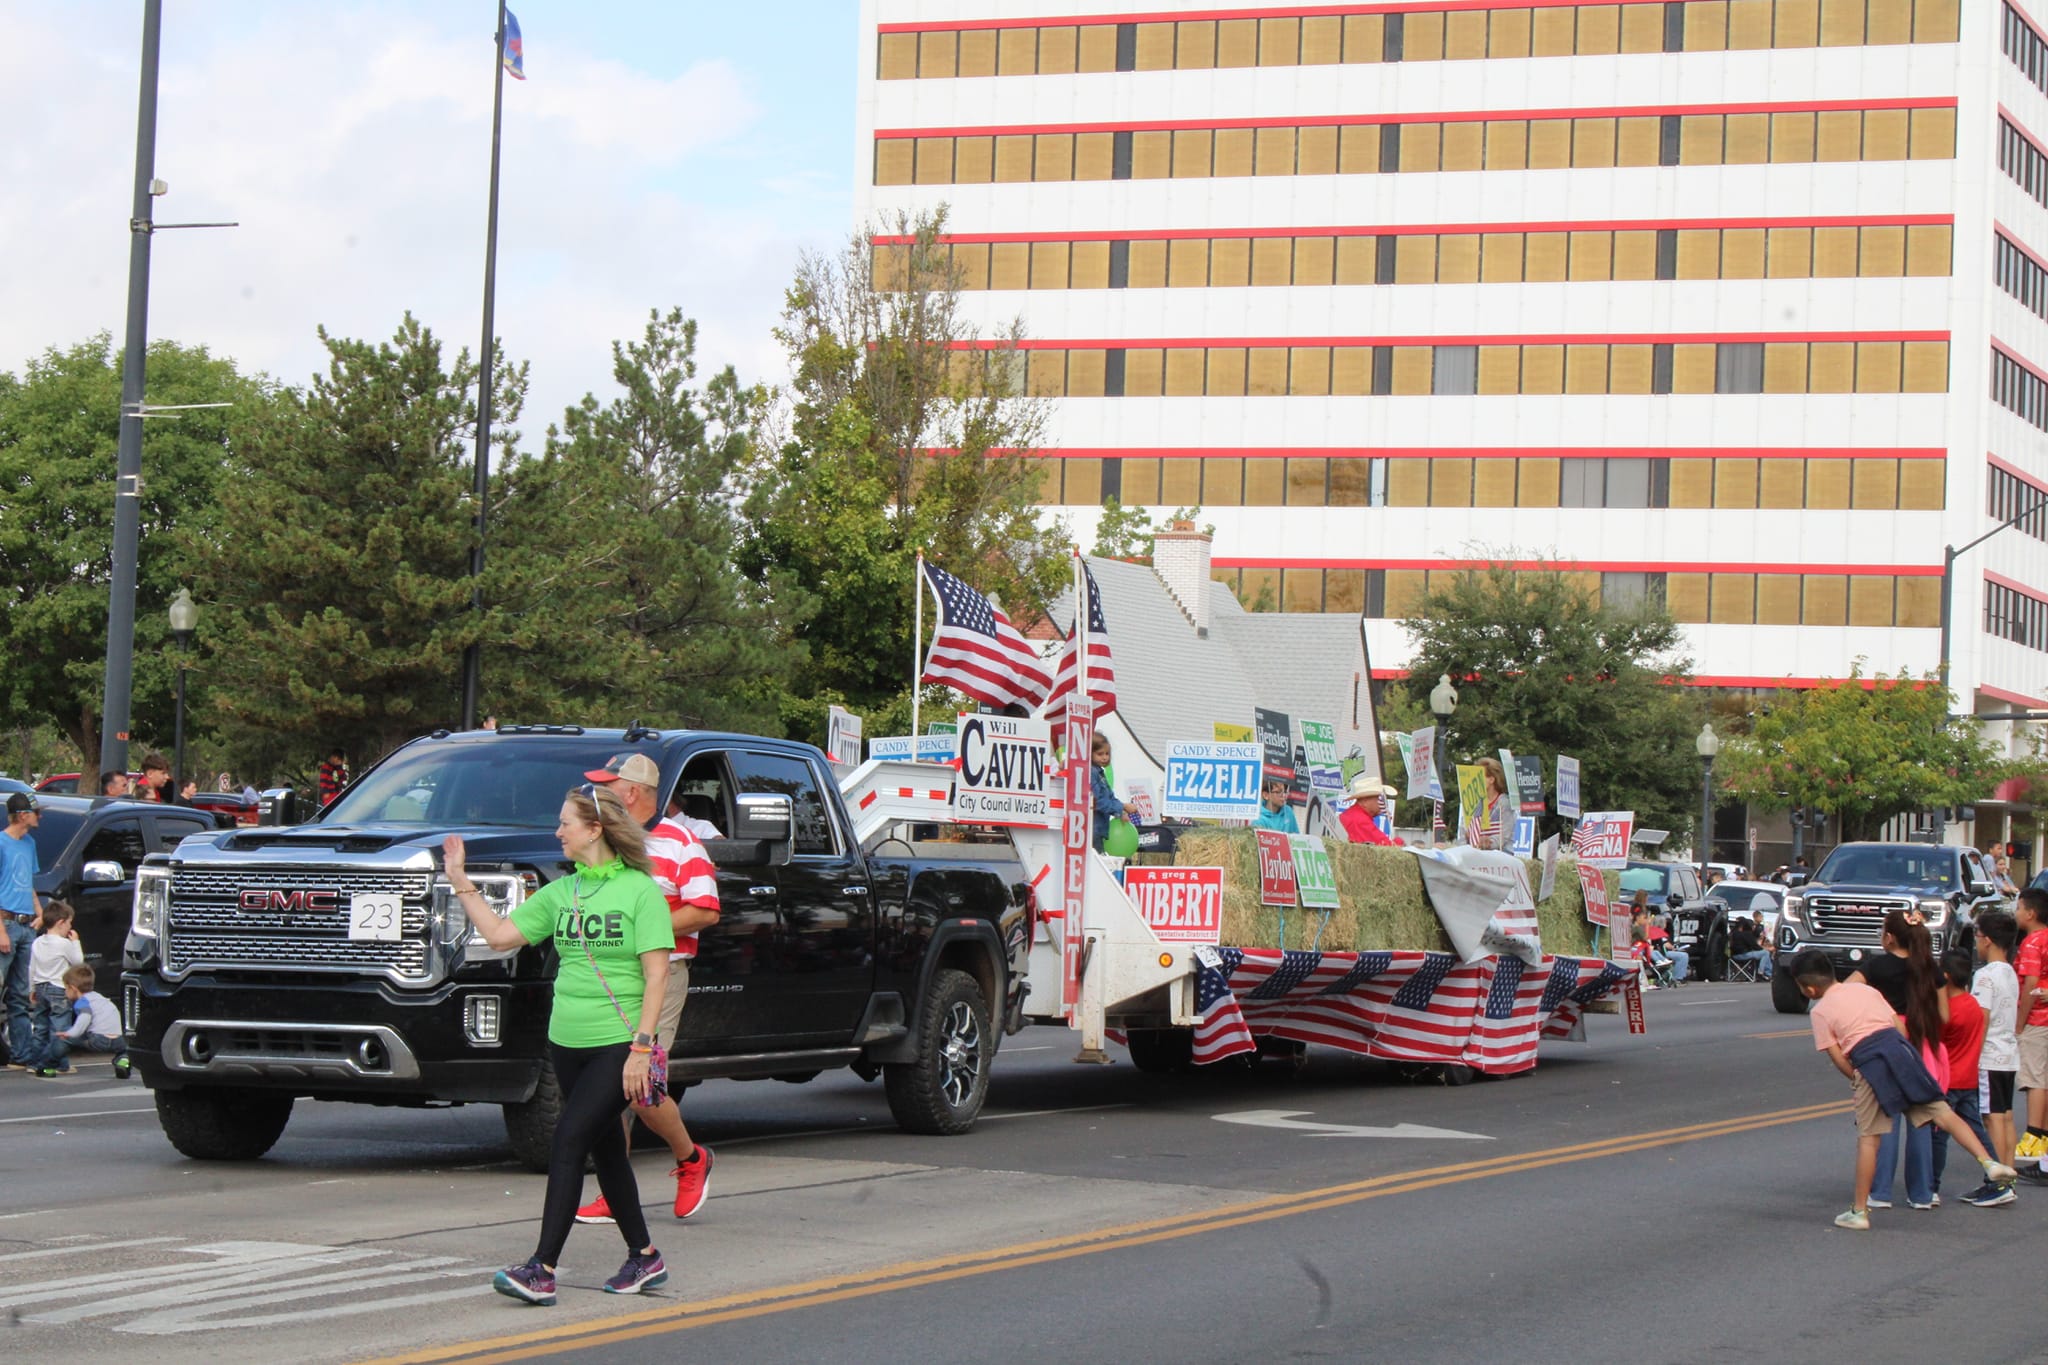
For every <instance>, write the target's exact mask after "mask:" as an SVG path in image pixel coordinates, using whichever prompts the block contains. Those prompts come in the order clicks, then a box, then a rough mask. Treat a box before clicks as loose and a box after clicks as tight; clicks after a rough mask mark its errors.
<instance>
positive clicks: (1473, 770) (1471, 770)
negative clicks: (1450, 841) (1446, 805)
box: [1458, 763, 1486, 843]
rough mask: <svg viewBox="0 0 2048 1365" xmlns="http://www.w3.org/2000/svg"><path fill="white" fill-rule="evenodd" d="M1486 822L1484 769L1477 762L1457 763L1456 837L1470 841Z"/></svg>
mask: <svg viewBox="0 0 2048 1365" xmlns="http://www.w3.org/2000/svg"><path fill="white" fill-rule="evenodd" d="M1485 824H1486V769H1484V768H1482V767H1480V766H1479V765H1478V764H1477V763H1460V764H1459V765H1458V837H1459V838H1460V839H1462V840H1464V841H1465V842H1466V843H1470V842H1471V841H1472V836H1473V835H1474V834H1477V833H1478V832H1479V831H1480V829H1481V828H1483V827H1484V826H1485Z"/></svg>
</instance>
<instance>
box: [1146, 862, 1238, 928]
mask: <svg viewBox="0 0 2048 1365" xmlns="http://www.w3.org/2000/svg"><path fill="white" fill-rule="evenodd" d="M1124 894H1125V895H1127V896H1129V897H1130V898H1131V904H1132V905H1134V906H1136V907H1137V911H1138V913H1139V914H1140V915H1141V916H1143V917H1144V920H1145V923H1147V924H1149V925H1151V926H1152V932H1153V933H1154V934H1156V935H1158V936H1159V941H1160V942H1161V943H1209V944H1214V943H1216V942H1217V941H1218V940H1219V939H1221V938H1222V937H1223V869H1222V868H1220V867H1127V868H1125V869H1124Z"/></svg>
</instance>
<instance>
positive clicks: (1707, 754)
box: [1692, 722, 1721, 886]
mask: <svg viewBox="0 0 2048 1365" xmlns="http://www.w3.org/2000/svg"><path fill="white" fill-rule="evenodd" d="M1692 747H1693V749H1694V750H1695V751H1696V752H1697V753H1698V754H1699V756H1700V885H1701V886H1705V885H1706V884H1707V864H1708V863H1709V862H1710V861H1712V859H1713V856H1714V755H1716V754H1718V753H1720V752H1721V737H1720V736H1719V735H1717V734H1715V733H1714V726H1713V723H1712V722H1709V723H1707V724H1705V725H1702V726H1701V727H1700V733H1699V738H1698V739H1695V740H1694V741H1693V742H1692Z"/></svg>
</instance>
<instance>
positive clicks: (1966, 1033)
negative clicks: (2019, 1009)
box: [1933, 953, 2016, 1209]
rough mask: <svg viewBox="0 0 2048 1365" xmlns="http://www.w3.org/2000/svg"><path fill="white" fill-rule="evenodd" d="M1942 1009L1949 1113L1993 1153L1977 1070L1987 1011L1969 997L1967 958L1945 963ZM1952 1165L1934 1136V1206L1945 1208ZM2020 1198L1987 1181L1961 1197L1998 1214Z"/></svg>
mask: <svg viewBox="0 0 2048 1365" xmlns="http://www.w3.org/2000/svg"><path fill="white" fill-rule="evenodd" d="M1941 971H1942V983H1941V998H1942V1003H1943V1004H1945V1005H1947V1006H1948V1019H1947V1021H1946V1022H1944V1023H1943V1024H1942V1026H1941V1046H1942V1050H1943V1051H1944V1052H1946V1053H1947V1054H1948V1094H1947V1095H1946V1097H1945V1098H1946V1099H1947V1100H1948V1107H1949V1108H1951V1109H1953V1110H1955V1111H1956V1117H1957V1118H1959V1119H1961V1120H1962V1121H1963V1122H1964V1123H1966V1124H1968V1125H1969V1126H1970V1131H1971V1132H1973V1133H1975V1134H1976V1135H1977V1141H1979V1142H1981V1143H1983V1144H1984V1149H1985V1150H1986V1151H1990V1150H1991V1138H1990V1135H1989V1134H1987V1133H1986V1132H1985V1131H1984V1124H1983V1121H1982V1119H1981V1118H1980V1117H1979V1116H1978V1112H1977V1065H1978V1057H1979V1056H1980V1054H1981V1053H1982V1052H1983V1049H1984V1024H1985V1019H1984V1007H1983V1006H1982V1005H1979V1004H1978V1003H1977V1001H1976V999H1975V998H1974V997H1973V996H1972V995H1971V994H1970V960H1969V959H1968V958H1967V957H1965V956H1963V955H1962V954H1960V953H1958V954H1954V955H1952V956H1949V957H1945V958H1943V959H1942V961H1941ZM1947 1160H1948V1134H1947V1133H1944V1132H1942V1131H1941V1130H1940V1129H1938V1128H1937V1129H1935V1131H1934V1201H1933V1202H1934V1203H1935V1205H1936V1206H1937V1207H1938V1206H1939V1205H1940V1204H1941V1168H1942V1165H1943V1164H1944V1163H1945V1162H1946V1161H1947ZM2015 1197H2016V1196H2015V1195H2014V1194H2013V1189H2012V1186H2011V1185H1999V1184H1994V1183H1993V1182H1992V1181H1990V1180H1986V1181H1984V1182H1983V1183H1982V1184H1980V1185H1978V1186H1977V1187H1976V1188H1975V1189H1973V1190H1971V1191H1970V1192H1969V1193H1968V1194H1966V1195H1964V1196H1963V1197H1962V1199H1963V1202H1964V1203H1965V1204H1974V1205H1976V1206H1977V1207H1978V1208H1980V1209H1990V1208H1997V1207H1998V1206H1999V1205H2001V1204H2010V1203H2012V1202H2013V1200H2014V1198H2015Z"/></svg>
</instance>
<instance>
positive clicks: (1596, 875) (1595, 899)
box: [1579, 863, 1607, 929]
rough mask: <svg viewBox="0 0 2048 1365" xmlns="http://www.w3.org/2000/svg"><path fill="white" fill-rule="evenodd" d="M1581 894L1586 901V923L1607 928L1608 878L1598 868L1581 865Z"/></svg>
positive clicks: (1599, 927) (1597, 927) (1596, 927)
mask: <svg viewBox="0 0 2048 1365" xmlns="http://www.w3.org/2000/svg"><path fill="white" fill-rule="evenodd" d="M1579 894H1580V895H1581V896H1584V897H1585V900H1586V923H1588V924H1590V925H1592V926H1593V927H1594V928H1595V929H1604V928H1606V927H1607V876H1606V874H1605V873H1603V872H1601V871H1600V869H1599V868H1597V867H1588V866H1586V865H1585V864H1584V863H1580V864H1579Z"/></svg>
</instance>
